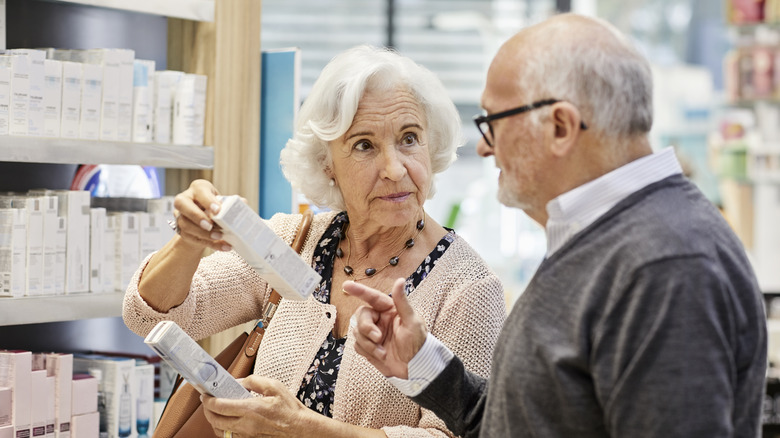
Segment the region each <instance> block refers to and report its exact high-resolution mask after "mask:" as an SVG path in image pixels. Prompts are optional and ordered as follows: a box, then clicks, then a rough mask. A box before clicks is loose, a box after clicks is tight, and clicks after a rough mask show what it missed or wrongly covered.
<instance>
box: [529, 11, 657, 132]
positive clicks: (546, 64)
mask: <svg viewBox="0 0 780 438" xmlns="http://www.w3.org/2000/svg"><path fill="white" fill-rule="evenodd" d="M572 15H573V14H564V16H569V17H572ZM575 17H576V16H575ZM580 19H581V20H585V21H586V23H587V21H590V23H589V24H586V27H590V28H591V29H592V28H593V27H594V26H600V27H602V28H603V30H606V31H607V34H606V35H605V34H604V33H601V34H600V35H598V36H596V37H595V40H596V41H598V43H595V44H594V43H592V42H593V41H594V40H586V42H584V43H583V42H582V41H581V38H580V37H581V36H582V35H581V34H580V33H578V32H576V31H574V32H572V31H571V22H570V21H566V20H565V19H564V20H552V21H551V22H549V23H546V24H545V26H544V27H543V28H541V29H540V32H539V33H538V35H536V36H537V38H540V39H541V40H542V41H544V40H547V41H555V43H553V45H552V46H551V45H550V44H544V45H542V46H541V47H540V46H537V47H538V48H535V49H533V50H536V52H535V53H534V54H535V56H531V57H529V58H526V59H524V61H527V63H526V62H524V63H523V68H522V69H521V70H522V71H521V72H520V73H519V77H518V80H519V83H520V84H522V85H523V87H524V88H527V89H530V90H533V93H534V95H535V96H533V98H535V99H536V100H538V99H546V98H555V99H561V100H566V101H569V102H571V103H572V104H574V105H576V106H577V107H578V108H579V109H580V111H581V112H582V114H583V121H584V122H585V123H586V124H587V125H588V126H589V127H592V128H593V129H594V130H597V131H601V132H602V133H603V134H605V135H606V136H608V137H618V138H625V137H630V136H633V135H637V134H646V133H648V132H649V131H650V128H651V127H652V125H653V78H652V72H651V70H650V64H649V63H648V62H647V60H646V59H645V57H644V56H642V55H641V54H640V53H639V51H637V49H636V48H635V47H634V46H633V45H632V44H631V42H630V41H629V40H628V39H627V38H626V37H625V36H624V35H623V34H621V33H620V31H618V30H617V29H616V28H614V27H613V26H612V25H611V24H609V23H607V22H606V21H603V20H601V19H596V18H591V17H580ZM585 31H586V32H587V31H588V30H587V29H586V30H585ZM567 34H568V35H567ZM562 35H567V36H568V38H566V37H564V38H561V36H562ZM534 115H535V116H536V117H534V119H536V120H535V121H537V123H538V120H539V117H540V114H538V113H536V114H534Z"/></svg>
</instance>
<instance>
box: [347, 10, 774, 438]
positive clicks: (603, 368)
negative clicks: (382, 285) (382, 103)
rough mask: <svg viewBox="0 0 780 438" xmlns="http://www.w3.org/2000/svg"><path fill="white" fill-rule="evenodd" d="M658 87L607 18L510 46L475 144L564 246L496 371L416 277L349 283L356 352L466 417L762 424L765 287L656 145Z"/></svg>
mask: <svg viewBox="0 0 780 438" xmlns="http://www.w3.org/2000/svg"><path fill="white" fill-rule="evenodd" d="M651 96H652V80H651V72H650V67H649V65H648V63H647V61H646V60H645V59H644V58H643V57H642V56H641V55H640V54H639V53H638V52H637V51H636V50H635V49H634V48H633V47H632V46H631V45H630V44H629V43H628V42H627V40H626V38H625V37H624V36H622V35H621V34H620V33H619V32H617V31H616V30H615V29H613V28H612V27H611V26H610V25H608V24H606V23H604V22H602V21H600V20H596V19H592V18H587V17H582V16H578V15H573V14H564V15H558V16H555V17H553V18H551V19H549V20H547V21H545V22H542V23H540V24H538V25H535V26H531V27H529V28H527V29H524V30H523V31H521V32H519V33H518V34H516V35H515V36H514V37H512V38H511V39H510V40H509V41H507V42H506V43H505V44H504V45H503V46H502V47H501V49H500V50H499V52H498V53H497V55H496V56H495V58H494V60H493V62H492V64H491V66H490V69H489V71H488V76H487V85H486V88H485V90H484V93H483V95H482V106H483V107H484V109H485V110H486V111H487V115H484V116H480V117H477V118H476V119H475V120H476V122H477V125H478V126H479V128H480V130H481V132H482V134H483V137H484V138H483V139H482V140H480V142H479V144H478V146H477V149H478V152H479V154H480V155H482V156H483V157H488V156H494V157H495V161H496V166H497V167H498V168H499V169H500V170H501V173H500V176H499V194H498V197H499V199H500V201H501V202H502V203H504V204H506V205H508V206H512V207H517V208H520V209H522V210H523V211H525V212H526V213H527V214H528V215H529V216H530V217H531V218H533V219H534V220H535V221H537V222H539V224H541V225H543V226H544V227H545V231H546V234H547V242H548V249H547V256H546V258H545V260H544V261H543V262H542V264H541V265H540V267H539V269H538V271H537V272H536V275H535V276H534V278H533V279H532V280H531V282H530V284H529V285H528V287H527V289H526V291H525V292H524V293H523V295H522V296H521V297H520V298H519V299H518V301H517V303H516V304H515V305H514V307H513V309H512V312H511V313H510V315H509V317H508V319H507V320H506V322H505V325H504V327H503V330H502V332H501V335H500V337H499V340H498V342H497V344H496V348H495V351H494V354H493V362H492V368H491V375H490V378H489V380H487V381H486V380H485V379H482V378H479V377H477V376H475V375H474V374H472V373H470V372H468V370H466V369H465V368H464V366H463V364H462V362H461V361H460V359H459V358H458V357H455V356H453V354H452V353H451V352H449V351H448V350H447V349H446V348H444V347H443V346H442V345H441V343H439V342H437V340H436V338H434V337H433V336H432V335H430V334H428V333H426V331H425V326H424V325H423V324H422V321H421V318H420V317H419V316H418V315H416V314H415V313H414V311H413V310H412V309H411V308H410V307H409V306H408V303H407V301H406V297H405V296H404V294H403V293H401V291H402V289H401V286H402V285H403V283H402V282H397V283H396V285H395V287H394V288H393V290H392V292H393V293H392V298H390V297H388V296H387V295H385V294H382V293H380V292H378V291H376V290H372V289H369V288H366V287H364V286H362V285H359V284H356V283H351V284H347V285H346V286H345V289H346V290H347V291H348V292H349V293H350V294H351V295H353V296H357V297H360V298H362V299H363V300H364V301H366V303H367V304H368V306H364V307H362V308H360V309H359V310H358V311H357V312H356V314H355V317H354V318H353V323H354V324H355V325H356V326H357V330H356V334H355V339H356V344H357V346H356V349H357V350H358V352H359V353H360V354H362V355H364V356H365V357H366V358H367V359H368V360H369V361H370V362H371V363H372V364H374V366H376V367H377V368H378V369H379V371H380V372H382V374H384V375H385V376H387V377H389V378H390V380H391V381H392V382H393V383H394V384H395V385H396V386H397V387H398V388H399V389H400V390H401V391H402V392H404V393H405V394H406V395H407V396H409V397H412V398H413V399H414V400H415V401H416V402H417V403H419V404H420V405H421V406H423V407H425V408H428V409H431V410H433V411H434V412H435V413H436V414H437V415H438V416H439V417H440V418H442V419H443V420H444V421H445V422H446V423H447V426H448V427H449V428H450V430H452V431H454V432H455V433H458V434H461V435H465V436H477V435H479V436H495V437H526V436H528V437H532V436H533V437H578V438H587V437H663V438H669V437H756V436H759V434H760V417H761V406H762V399H763V393H764V385H765V381H764V380H765V372H766V348H767V347H766V321H765V313H764V307H763V300H762V295H761V292H760V291H759V288H758V286H757V282H756V279H755V276H754V274H753V272H752V269H751V267H750V264H749V262H748V260H747V258H746V256H745V252H744V249H743V247H742V245H741V244H740V242H739V241H738V239H737V238H736V237H735V235H734V233H733V232H732V231H731V230H730V229H729V227H728V225H727V224H726V222H725V221H724V220H723V219H722V217H721V216H720V215H719V213H718V211H717V210H716V209H715V208H714V207H713V206H712V205H711V204H710V203H709V202H708V201H707V199H705V197H704V196H703V195H702V194H701V192H700V191H699V190H698V189H697V188H696V187H695V186H694V185H693V184H692V183H691V182H690V181H688V180H687V179H686V178H685V177H684V176H683V175H682V173H681V169H680V165H679V163H678V161H677V159H676V157H675V155H674V152H673V150H671V149H665V150H663V151H660V152H657V153H653V151H652V150H651V146H650V143H649V141H648V132H649V131H650V128H651V125H652V112H653V111H652V98H651ZM518 105H520V106H518ZM472 329H473V330H480V327H479V326H475V327H472Z"/></svg>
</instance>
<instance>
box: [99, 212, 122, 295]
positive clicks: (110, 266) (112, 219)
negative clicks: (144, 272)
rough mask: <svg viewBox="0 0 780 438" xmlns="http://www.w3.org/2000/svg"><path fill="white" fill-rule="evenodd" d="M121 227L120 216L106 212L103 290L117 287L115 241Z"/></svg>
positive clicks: (112, 289)
mask: <svg viewBox="0 0 780 438" xmlns="http://www.w3.org/2000/svg"><path fill="white" fill-rule="evenodd" d="M121 228H122V218H121V217H120V216H117V215H114V214H108V213H107V214H106V234H105V238H104V239H103V256H104V259H103V290H104V291H107V292H114V291H116V290H120V289H117V288H116V286H115V284H116V276H117V274H116V272H117V267H116V265H117V255H116V252H117V241H118V240H119V232H118V231H117V230H120V229H121Z"/></svg>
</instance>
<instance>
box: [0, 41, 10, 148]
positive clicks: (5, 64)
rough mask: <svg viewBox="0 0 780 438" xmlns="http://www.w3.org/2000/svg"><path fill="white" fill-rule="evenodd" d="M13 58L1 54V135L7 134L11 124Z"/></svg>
mask: <svg viewBox="0 0 780 438" xmlns="http://www.w3.org/2000/svg"><path fill="white" fill-rule="evenodd" d="M11 60H12V59H11V57H10V56H8V55H0V135H7V134H8V127H9V125H10V124H11V67H12V63H11Z"/></svg>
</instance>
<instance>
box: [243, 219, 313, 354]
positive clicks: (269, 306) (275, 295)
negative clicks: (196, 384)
mask: <svg viewBox="0 0 780 438" xmlns="http://www.w3.org/2000/svg"><path fill="white" fill-rule="evenodd" d="M313 219H314V213H313V212H312V211H311V210H310V209H307V210H306V212H305V213H304V214H303V219H301V224H300V225H299V226H298V233H297V234H296V235H295V238H294V239H293V241H292V243H291V244H290V246H291V247H292V249H294V250H295V252H297V253H298V254H300V253H301V249H303V243H304V242H306V237H307V236H308V235H309V228H311V223H312V221H313ZM281 299H282V297H281V295H279V292H277V291H276V290H271V297H270V298H269V299H268V302H267V303H265V308H264V309H263V315H262V317H261V318H260V320H259V321H257V325H255V329H254V330H253V331H252V332H251V333H250V334H249V339H247V341H246V343H245V344H244V346H245V348H244V354H245V355H246V356H247V357H252V356H254V355H255V354H256V353H257V349H258V347H259V346H260V341H262V340H263V335H264V334H265V328H266V327H268V324H269V323H270V322H271V318H272V317H273V316H274V313H275V312H276V308H277V307H279V301H281Z"/></svg>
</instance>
